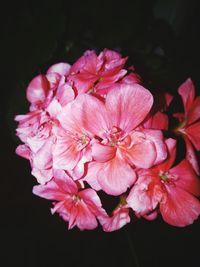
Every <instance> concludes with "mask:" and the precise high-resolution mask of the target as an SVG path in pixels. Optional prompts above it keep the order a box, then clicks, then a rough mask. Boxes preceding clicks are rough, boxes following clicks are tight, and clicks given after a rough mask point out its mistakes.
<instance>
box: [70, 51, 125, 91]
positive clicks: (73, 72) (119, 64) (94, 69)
mask: <svg viewBox="0 0 200 267" xmlns="http://www.w3.org/2000/svg"><path fill="white" fill-rule="evenodd" d="M126 60H127V58H122V57H121V55H120V54H119V53H117V52H115V51H112V50H108V49H104V51H103V52H101V53H100V54H99V55H98V56H97V55H96V53H95V51H92V50H91V51H90V50H88V51H86V52H85V53H84V55H83V56H82V57H81V58H79V59H78V61H77V62H75V63H74V64H73V65H72V67H71V69H70V74H69V77H68V81H70V82H71V83H72V84H73V85H72V86H73V87H75V88H76V90H77V92H78V93H86V92H91V93H97V94H99V95H106V94H107V92H108V91H109V88H110V87H111V86H112V85H113V84H114V83H115V82H117V81H118V80H120V79H121V78H122V77H124V76H125V74H126V73H127V71H126V70H125V69H123V66H124V64H125V63H126Z"/></svg>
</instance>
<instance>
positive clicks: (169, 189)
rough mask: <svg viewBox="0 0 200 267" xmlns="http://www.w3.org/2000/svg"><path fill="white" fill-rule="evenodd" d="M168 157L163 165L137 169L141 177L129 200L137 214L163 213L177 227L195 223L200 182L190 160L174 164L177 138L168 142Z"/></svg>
mask: <svg viewBox="0 0 200 267" xmlns="http://www.w3.org/2000/svg"><path fill="white" fill-rule="evenodd" d="M166 143H167V146H168V151H169V156H168V158H167V159H166V160H165V161H164V162H163V163H161V164H159V165H157V166H154V167H152V168H149V169H147V170H144V169H141V170H139V171H138V180H137V182H136V183H135V185H134V186H133V188H132V189H131V191H130V193H129V195H128V197H127V199H126V201H127V203H128V206H129V207H131V208H132V209H133V210H134V211H135V212H136V214H137V215H139V216H144V217H145V216H147V218H148V217H149V218H150V219H151V217H152V219H153V218H155V217H156V212H157V210H158V208H159V210H160V213H161V215H162V217H163V219H164V221H166V222H167V223H169V224H171V225H174V226H179V227H182V226H186V225H189V224H192V223H193V222H194V220H196V219H197V218H198V216H199V214H200V202H199V200H198V199H197V197H198V196H199V195H200V181H199V179H198V177H197V176H196V174H195V172H194V171H193V169H192V167H191V165H190V164H189V162H188V161H187V160H185V159H184V160H182V161H181V162H180V163H179V164H178V165H176V166H174V167H173V163H174V160H175V156H176V141H175V140H174V139H168V140H167V141H166Z"/></svg>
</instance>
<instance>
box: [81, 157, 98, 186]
mask: <svg viewBox="0 0 200 267" xmlns="http://www.w3.org/2000/svg"><path fill="white" fill-rule="evenodd" d="M101 168H102V164H101V163H98V162H91V163H89V164H88V165H87V173H86V175H85V176H84V178H83V181H86V182H87V183H88V184H89V185H90V186H91V187H92V188H93V189H94V190H96V191H98V190H101V186H100V184H99V182H98V179H97V175H98V173H99V171H100V169H101Z"/></svg>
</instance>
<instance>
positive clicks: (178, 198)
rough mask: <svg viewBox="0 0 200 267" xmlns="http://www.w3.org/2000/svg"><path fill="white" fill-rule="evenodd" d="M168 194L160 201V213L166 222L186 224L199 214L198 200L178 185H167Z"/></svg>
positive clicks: (181, 225) (175, 224) (199, 204)
mask: <svg viewBox="0 0 200 267" xmlns="http://www.w3.org/2000/svg"><path fill="white" fill-rule="evenodd" d="M167 190H168V194H167V196H166V198H164V199H163V201H162V202H161V203H160V212H161V215H162V217H163V219H164V221H166V222H167V223H168V224H171V225H174V226H179V227H183V226H187V225H189V224H192V223H193V222H194V220H196V219H197V218H198V216H199V214H200V202H199V200H198V199H197V198H195V197H194V196H192V195H191V194H189V193H188V192H186V191H184V190H182V189H181V188H178V187H172V186H170V187H169V186H168V187H167Z"/></svg>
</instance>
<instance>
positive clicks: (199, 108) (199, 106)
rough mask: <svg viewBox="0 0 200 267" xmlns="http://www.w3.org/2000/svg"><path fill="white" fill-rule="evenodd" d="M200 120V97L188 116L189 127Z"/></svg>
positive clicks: (191, 107)
mask: <svg viewBox="0 0 200 267" xmlns="http://www.w3.org/2000/svg"><path fill="white" fill-rule="evenodd" d="M199 119H200V96H198V97H196V99H195V100H194V102H193V103H192V105H191V106H190V109H189V111H188V114H187V125H189V124H191V123H194V122H195V121H197V120H199Z"/></svg>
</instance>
